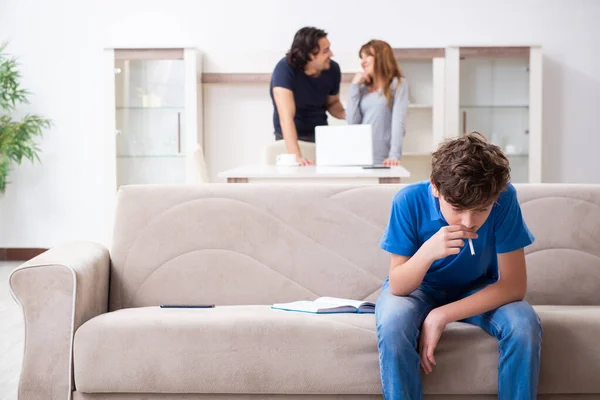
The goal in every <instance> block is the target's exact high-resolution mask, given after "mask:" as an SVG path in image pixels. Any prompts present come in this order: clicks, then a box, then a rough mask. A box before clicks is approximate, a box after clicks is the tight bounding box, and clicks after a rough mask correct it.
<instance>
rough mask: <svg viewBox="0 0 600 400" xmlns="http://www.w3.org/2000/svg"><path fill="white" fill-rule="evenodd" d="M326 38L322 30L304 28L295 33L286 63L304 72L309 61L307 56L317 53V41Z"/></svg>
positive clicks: (309, 27)
mask: <svg viewBox="0 0 600 400" xmlns="http://www.w3.org/2000/svg"><path fill="white" fill-rule="evenodd" d="M324 37H327V32H325V31H324V30H322V29H317V28H313V27H311V26H306V27H304V28H302V29H300V30H299V31H298V32H296V35H295V36H294V41H293V42H292V48H291V49H290V50H289V51H288V52H287V54H286V58H287V62H288V63H289V64H290V65H292V66H293V67H295V68H297V69H299V70H301V71H304V67H305V66H306V64H307V63H308V62H309V61H310V58H309V54H313V55H316V54H318V53H319V50H320V49H319V39H321V38H324Z"/></svg>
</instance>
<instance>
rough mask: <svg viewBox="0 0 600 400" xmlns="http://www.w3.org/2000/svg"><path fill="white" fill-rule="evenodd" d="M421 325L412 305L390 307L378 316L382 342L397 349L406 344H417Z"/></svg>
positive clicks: (378, 328)
mask: <svg viewBox="0 0 600 400" xmlns="http://www.w3.org/2000/svg"><path fill="white" fill-rule="evenodd" d="M419 325H420V320H419V315H418V314H417V312H416V311H415V310H413V309H411V308H410V307H401V308H393V309H388V310H386V312H385V313H382V314H380V315H378V316H377V332H378V336H379V339H380V342H382V343H384V344H385V345H387V346H391V347H394V348H397V350H400V349H401V348H403V347H405V346H409V347H411V348H412V347H415V346H416V339H417V337H418V335H419Z"/></svg>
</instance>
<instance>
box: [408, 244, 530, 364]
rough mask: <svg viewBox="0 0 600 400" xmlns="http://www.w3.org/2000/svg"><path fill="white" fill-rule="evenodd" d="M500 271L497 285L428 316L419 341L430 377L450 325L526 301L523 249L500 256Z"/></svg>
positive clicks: (443, 307) (437, 309)
mask: <svg viewBox="0 0 600 400" xmlns="http://www.w3.org/2000/svg"><path fill="white" fill-rule="evenodd" d="M498 269H499V274H500V279H498V281H497V282H496V283H493V284H491V285H489V286H486V287H485V288H483V289H481V290H480V291H478V292H476V293H474V294H472V295H470V296H468V297H465V298H464V299H461V300H458V301H455V302H453V303H449V304H446V305H445V306H442V307H438V308H436V309H434V310H433V311H431V312H430V313H429V314H428V315H427V318H425V321H424V322H423V327H422V329H421V336H420V339H419V354H420V355H421V367H422V368H423V371H425V373H426V374H429V373H430V372H431V371H432V368H433V365H435V358H434V356H433V353H434V351H435V348H436V346H437V342H438V340H439V339H440V336H441V335H442V332H443V330H444V327H445V326H446V325H447V324H449V323H450V322H454V321H460V320H462V319H465V318H468V317H472V316H473V315H479V314H481V313H484V312H486V311H490V310H494V309H496V308H498V307H500V306H503V305H504V304H507V303H511V302H513V301H518V300H523V298H524V297H525V292H526V291H527V274H526V270H525V251H524V250H523V248H520V249H518V250H514V251H511V252H508V253H501V254H498Z"/></svg>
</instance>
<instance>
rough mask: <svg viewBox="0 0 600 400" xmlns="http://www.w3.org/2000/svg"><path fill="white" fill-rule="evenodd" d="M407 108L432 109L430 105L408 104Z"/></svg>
mask: <svg viewBox="0 0 600 400" xmlns="http://www.w3.org/2000/svg"><path fill="white" fill-rule="evenodd" d="M408 108H420V109H424V110H426V109H429V108H433V105H432V104H409V105H408Z"/></svg>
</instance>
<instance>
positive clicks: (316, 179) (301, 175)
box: [219, 165, 410, 184]
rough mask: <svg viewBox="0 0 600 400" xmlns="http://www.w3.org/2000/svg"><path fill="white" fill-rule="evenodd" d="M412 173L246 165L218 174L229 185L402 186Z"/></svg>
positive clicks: (393, 168)
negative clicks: (320, 184)
mask: <svg viewBox="0 0 600 400" xmlns="http://www.w3.org/2000/svg"><path fill="white" fill-rule="evenodd" d="M409 176H410V172H408V171H407V170H406V169H405V168H404V167H401V166H397V167H391V168H389V169H364V168H362V167H317V166H307V167H278V166H275V165H247V166H243V167H239V168H234V169H230V170H227V171H223V172H221V173H219V177H220V178H227V182H228V183H273V182H276V183H328V184H330V183H347V184H357V183H358V184H376V183H400V180H401V179H402V178H408V177H409Z"/></svg>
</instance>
